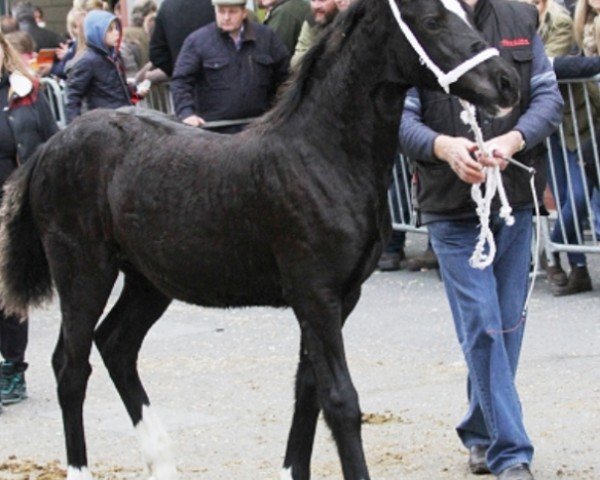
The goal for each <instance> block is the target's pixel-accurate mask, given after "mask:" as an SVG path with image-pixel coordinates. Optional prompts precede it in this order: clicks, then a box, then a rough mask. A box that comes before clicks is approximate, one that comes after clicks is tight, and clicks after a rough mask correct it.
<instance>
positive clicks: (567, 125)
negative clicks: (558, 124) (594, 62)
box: [539, 12, 600, 151]
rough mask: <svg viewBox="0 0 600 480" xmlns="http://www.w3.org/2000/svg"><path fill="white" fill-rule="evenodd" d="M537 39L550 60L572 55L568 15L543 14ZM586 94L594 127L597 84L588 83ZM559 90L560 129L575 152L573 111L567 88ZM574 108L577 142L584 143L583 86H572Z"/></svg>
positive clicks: (599, 102)
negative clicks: (562, 111)
mask: <svg viewBox="0 0 600 480" xmlns="http://www.w3.org/2000/svg"><path fill="white" fill-rule="evenodd" d="M539 33H540V37H541V38H542V41H543V42H544V47H545V50H546V54H547V55H548V57H550V58H554V57H561V56H564V55H568V54H569V53H571V51H572V48H573V46H574V45H575V36H574V33H573V20H572V19H571V17H570V16H569V15H568V13H566V12H565V13H564V14H560V15H557V16H556V17H552V16H551V15H550V14H546V16H545V17H544V21H543V22H542V24H541V25H540V28H539ZM587 86H588V92H589V95H590V102H591V107H592V117H593V119H594V123H595V124H597V123H598V121H599V119H600V92H599V91H598V85H597V84H595V83H592V82H590V83H588V84H587ZM560 91H561V93H562V95H563V98H564V100H565V108H564V118H563V128H564V134H565V142H566V145H567V148H568V149H569V150H570V151H574V150H576V149H577V142H576V136H575V127H574V124H573V109H572V108H571V99H570V98H569V88H568V86H567V85H561V86H560ZM572 91H573V105H574V107H575V108H574V110H575V112H576V115H575V118H576V119H577V127H578V131H579V135H580V141H581V142H582V143H583V142H585V141H586V140H587V139H589V137H590V124H589V121H588V116H587V111H586V108H585V96H584V92H583V86H582V85H577V84H575V85H573V88H572Z"/></svg>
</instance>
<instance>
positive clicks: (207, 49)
mask: <svg viewBox="0 0 600 480" xmlns="http://www.w3.org/2000/svg"><path fill="white" fill-rule="evenodd" d="M212 3H213V5H214V6H215V15H216V22H213V23H210V24H208V25H206V26H205V27H202V28H200V29H198V30H196V31H195V32H193V33H192V34H190V36H189V37H187V38H186V40H185V42H184V44H183V47H182V49H181V52H180V53H179V56H178V57H177V63H176V64H175V71H174V72H173V79H172V80H171V92H172V93H173V103H174V104H175V111H176V113H177V116H178V117H179V118H180V119H181V120H183V122H184V123H187V124H188V125H192V126H202V125H204V124H205V122H206V121H214V120H233V119H241V118H248V117H255V116H258V115H261V114H263V113H264V112H265V111H266V110H267V109H268V108H269V107H270V105H271V101H272V99H273V97H274V95H275V92H276V90H277V87H279V85H280V84H281V82H283V81H284V80H285V78H286V77H287V72H288V65H289V60H290V54H289V52H288V50H287V48H286V47H285V45H284V44H283V43H282V42H281V40H279V38H278V37H277V35H276V34H275V32H274V31H273V30H272V29H271V28H269V27H266V26H264V25H259V24H257V23H253V22H250V21H249V20H248V19H247V18H246V16H247V11H246V7H245V5H246V1H245V0H212ZM240 129H241V127H240V126H236V127H233V128H231V127H230V128H227V129H223V130H221V132H222V133H234V132H236V131H239V130H240Z"/></svg>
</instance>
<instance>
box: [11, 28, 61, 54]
mask: <svg viewBox="0 0 600 480" xmlns="http://www.w3.org/2000/svg"><path fill="white" fill-rule="evenodd" d="M19 30H22V31H24V32H27V33H28V34H29V35H31V38H33V41H34V42H35V51H36V52H37V51H39V50H40V49H42V48H58V47H59V45H60V42H62V38H61V36H60V35H59V34H58V33H56V32H53V31H52V30H48V29H47V28H42V27H39V26H38V25H37V24H36V23H35V22H29V21H21V22H19Z"/></svg>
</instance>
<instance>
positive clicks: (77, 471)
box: [67, 466, 94, 480]
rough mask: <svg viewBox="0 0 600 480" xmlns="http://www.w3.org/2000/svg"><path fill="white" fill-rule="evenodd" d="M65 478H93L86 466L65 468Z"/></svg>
mask: <svg viewBox="0 0 600 480" xmlns="http://www.w3.org/2000/svg"><path fill="white" fill-rule="evenodd" d="M67 480H94V477H92V474H91V473H90V471H89V470H88V469H87V467H81V468H76V467H71V466H69V468H67Z"/></svg>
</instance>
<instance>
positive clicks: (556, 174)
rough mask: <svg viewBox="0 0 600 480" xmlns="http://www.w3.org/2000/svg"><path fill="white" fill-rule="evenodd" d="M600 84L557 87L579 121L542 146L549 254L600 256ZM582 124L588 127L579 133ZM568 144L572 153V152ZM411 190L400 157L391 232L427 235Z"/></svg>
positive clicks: (595, 80) (405, 162) (405, 163)
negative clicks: (599, 113)
mask: <svg viewBox="0 0 600 480" xmlns="http://www.w3.org/2000/svg"><path fill="white" fill-rule="evenodd" d="M599 83H600V75H598V76H596V77H593V78H588V79H573V80H561V81H559V84H560V85H561V86H562V88H563V90H564V91H565V92H564V96H565V102H566V103H568V105H569V107H570V109H571V111H578V112H579V115H572V116H570V122H569V120H568V119H565V121H564V122H563V124H561V126H560V128H559V130H558V132H557V133H556V134H554V135H553V136H552V137H550V138H548V139H547V140H546V143H547V146H548V158H547V162H548V186H549V188H548V191H547V193H546V201H545V206H546V209H547V210H548V211H549V213H550V215H549V216H548V217H544V218H543V219H542V222H541V227H542V237H543V238H542V241H543V245H544V250H545V252H546V253H547V254H550V253H552V252H580V253H600V190H599V188H598V179H599V178H600V158H599V150H600V146H599V145H598V143H599V141H600V119H599V118H598V116H597V114H596V115H594V112H595V108H600V105H598V106H597V107H594V104H593V101H592V94H596V93H598V84H599ZM591 89H596V91H595V92H592V91H591ZM598 97H599V98H600V95H598ZM582 115H583V116H582ZM582 118H584V119H585V121H586V124H587V126H586V127H585V128H584V129H582V130H583V131H581V132H580V123H581V120H582ZM567 137H570V138H567ZM571 144H572V145H573V146H574V148H571V149H570V148H569V145H571ZM411 186H412V185H411V174H410V160H409V159H408V158H407V157H406V156H404V155H399V156H398V158H397V161H396V165H395V167H394V177H393V183H392V186H391V187H390V190H389V191H388V201H389V205H390V211H391V214H392V225H393V228H394V229H395V230H398V231H406V232H416V233H427V229H426V228H425V227H417V226H416V216H415V212H414V209H413V204H412V196H411Z"/></svg>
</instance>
